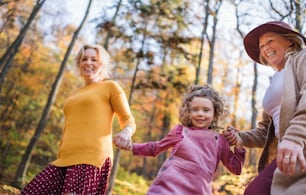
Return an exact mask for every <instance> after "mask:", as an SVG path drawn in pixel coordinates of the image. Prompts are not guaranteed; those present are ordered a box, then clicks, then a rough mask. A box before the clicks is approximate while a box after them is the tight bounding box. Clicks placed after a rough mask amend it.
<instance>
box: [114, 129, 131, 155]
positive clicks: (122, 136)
mask: <svg viewBox="0 0 306 195" xmlns="http://www.w3.org/2000/svg"><path fill="white" fill-rule="evenodd" d="M113 143H114V144H115V146H117V147H118V148H120V149H123V150H132V147H133V146H132V129H131V128H130V127H126V128H124V129H123V130H122V131H120V132H119V133H117V134H116V135H115V136H114V138H113Z"/></svg>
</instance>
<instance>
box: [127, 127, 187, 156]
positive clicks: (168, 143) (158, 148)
mask: <svg viewBox="0 0 306 195" xmlns="http://www.w3.org/2000/svg"><path fill="white" fill-rule="evenodd" d="M182 129H183V127H182V126H181V125H177V126H176V127H174V128H173V129H172V130H171V131H170V132H169V133H168V134H167V135H166V136H165V137H164V138H163V139H161V140H160V141H156V142H146V143H134V144H133V154H134V155H141V156H157V155H158V154H160V153H161V152H163V151H166V150H167V149H169V148H170V147H175V146H176V145H177V143H178V142H180V141H181V140H182V139H183V135H182Z"/></svg>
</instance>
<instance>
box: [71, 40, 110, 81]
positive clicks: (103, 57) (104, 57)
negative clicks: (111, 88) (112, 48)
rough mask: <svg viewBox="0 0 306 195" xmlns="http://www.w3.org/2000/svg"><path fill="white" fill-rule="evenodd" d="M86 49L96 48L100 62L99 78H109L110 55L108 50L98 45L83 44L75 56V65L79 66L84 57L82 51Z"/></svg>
mask: <svg viewBox="0 0 306 195" xmlns="http://www.w3.org/2000/svg"><path fill="white" fill-rule="evenodd" d="M86 49H94V50H96V52H97V54H98V59H99V62H100V63H101V64H102V67H101V72H100V76H101V79H102V80H104V79H109V78H110V76H111V69H112V64H111V61H110V56H109V54H108V52H107V51H106V50H105V49H104V48H103V47H102V46H100V45H96V44H85V45H83V46H82V47H81V49H80V50H79V52H78V53H77V55H76V58H75V62H76V65H77V66H78V67H79V64H80V63H81V60H82V59H83V57H84V52H85V50H86Z"/></svg>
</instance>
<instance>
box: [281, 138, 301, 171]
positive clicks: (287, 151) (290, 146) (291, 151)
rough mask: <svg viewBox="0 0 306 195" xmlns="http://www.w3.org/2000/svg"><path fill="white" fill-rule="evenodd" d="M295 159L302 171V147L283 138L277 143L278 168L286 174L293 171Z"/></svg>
mask: <svg viewBox="0 0 306 195" xmlns="http://www.w3.org/2000/svg"><path fill="white" fill-rule="evenodd" d="M297 161H299V162H300V164H301V170H302V171H304V170H305V168H306V162H305V157H304V154H303V148H302V147H301V146H300V145H298V144H296V143H294V142H292V141H288V140H283V141H281V142H280V144H279V145H278V151H277V159H276V162H277V166H278V168H279V169H280V170H281V171H282V172H283V173H284V174H287V175H292V174H294V173H295V169H296V163H297Z"/></svg>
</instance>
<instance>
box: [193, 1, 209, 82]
mask: <svg viewBox="0 0 306 195" xmlns="http://www.w3.org/2000/svg"><path fill="white" fill-rule="evenodd" d="M208 10H209V0H206V1H205V9H204V11H205V18H204V22H203V30H202V34H201V47H200V52H199V60H198V65H197V67H196V75H195V81H194V83H195V84H198V83H199V80H200V79H199V77H200V72H201V63H202V55H203V47H204V39H205V34H206V30H207V25H208V17H209V11H208Z"/></svg>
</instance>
